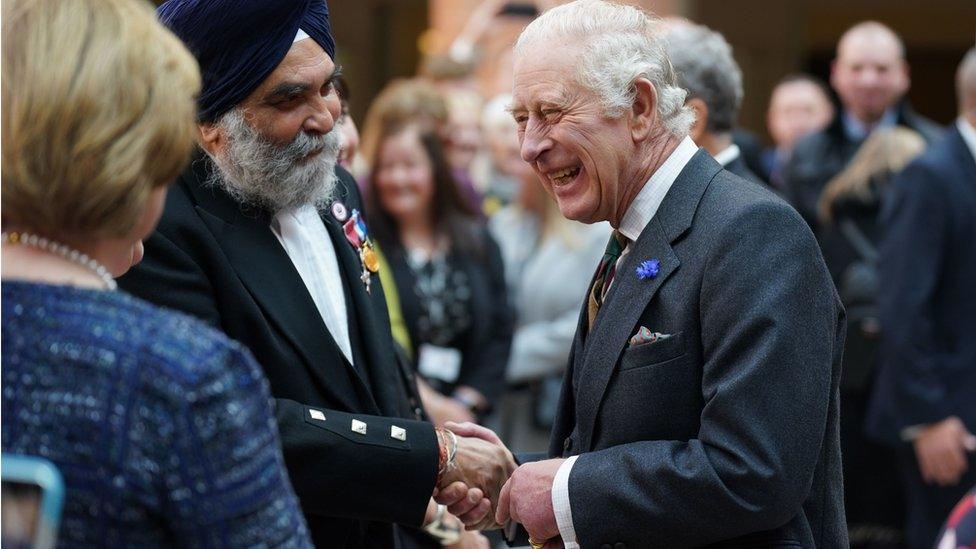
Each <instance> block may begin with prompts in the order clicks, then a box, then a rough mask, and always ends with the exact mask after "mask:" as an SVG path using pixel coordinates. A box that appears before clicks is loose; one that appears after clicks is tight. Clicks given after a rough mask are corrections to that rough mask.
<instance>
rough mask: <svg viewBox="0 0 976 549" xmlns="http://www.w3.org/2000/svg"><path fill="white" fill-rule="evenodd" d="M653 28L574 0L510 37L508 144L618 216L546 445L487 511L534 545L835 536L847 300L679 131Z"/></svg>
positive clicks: (680, 104) (571, 191)
mask: <svg viewBox="0 0 976 549" xmlns="http://www.w3.org/2000/svg"><path fill="white" fill-rule="evenodd" d="M662 30H663V29H662V28H661V27H660V24H659V23H658V22H657V21H656V20H655V19H653V18H652V17H649V16H648V15H647V14H645V13H643V12H641V11H640V10H637V9H635V8H632V7H628V6H622V5H616V4H612V3H609V2H605V1H602V0H579V1H576V2H572V3H569V4H565V5H563V6H560V7H558V8H554V9H552V10H550V11H548V12H547V13H545V14H544V15H542V16H541V17H540V18H538V19H536V20H535V21H534V22H533V23H531V24H530V25H529V26H528V27H526V29H525V30H524V32H523V33H522V35H521V36H520V38H519V40H518V42H517V44H516V49H515V52H516V58H515V78H514V93H513V104H512V112H513V114H514V117H515V120H516V122H517V123H518V128H519V129H518V132H519V138H520V143H521V152H522V158H523V159H524V160H525V161H526V162H528V163H529V164H530V165H531V166H532V169H533V170H534V171H535V172H536V175H537V177H538V179H539V180H540V182H541V185H542V186H543V188H545V190H546V191H547V192H548V193H549V194H550V195H551V196H552V197H554V198H555V200H556V202H557V203H558V206H559V209H560V211H561V212H562V214H563V215H564V216H566V217H568V218H571V219H575V220H579V221H583V222H586V223H595V222H599V221H609V223H610V225H611V226H612V227H613V228H614V229H615V231H614V233H613V237H612V238H611V239H610V241H609V243H608V245H607V247H606V252H605V255H604V257H603V260H602V261H601V262H600V264H599V266H597V268H596V272H595V274H594V276H593V278H592V281H591V283H590V288H589V290H588V295H587V297H586V304H585V305H584V306H583V307H582V310H581V312H580V318H579V323H578V329H577V332H576V337H575V340H574V342H573V347H572V351H571V356H570V360H569V365H568V367H567V369H566V374H565V377H564V381H563V390H562V395H561V397H560V403H559V406H558V409H557V416H556V420H555V424H554V428H553V432H552V436H551V442H550V446H549V451H548V456H549V458H550V459H545V460H541V461H534V462H526V463H524V464H523V465H522V466H521V467H520V468H519V469H517V470H516V471H515V473H513V475H512V476H511V478H510V479H509V480H508V482H507V483H506V485H505V487H504V488H503V489H502V492H501V495H500V498H499V501H498V505H497V507H498V512H497V513H496V517H495V518H496V520H497V521H498V522H499V523H505V522H507V521H509V520H511V521H513V522H514V523H521V524H522V525H523V526H524V527H525V530H526V531H527V533H528V536H529V538H530V541H531V542H532V543H533V545H535V546H538V547H541V546H545V545H550V546H554V547H555V546H559V545H560V544H562V545H565V546H566V547H615V548H623V547H667V548H675V547H701V546H736V547H745V546H748V547H772V546H777V547H780V546H796V547H843V546H846V545H847V530H846V526H845V521H844V507H843V489H842V480H841V466H840V463H841V461H840V457H841V456H840V443H839V424H838V381H839V377H840V360H841V352H842V349H843V342H844V339H843V338H844V333H845V330H844V313H843V309H842V307H841V305H840V302H839V300H838V298H837V294H836V292H835V291H834V289H833V284H832V282H831V279H830V275H829V274H828V272H827V269H826V267H825V266H824V263H823V259H822V258H821V255H820V252H819V250H818V247H817V242H816V240H815V239H814V237H813V235H812V234H811V232H810V230H809V229H808V228H807V226H806V224H805V223H804V222H803V220H802V219H801V218H800V216H799V215H797V213H796V211H795V210H793V208H791V207H790V206H789V205H788V204H786V203H785V202H783V201H782V200H780V199H779V198H778V197H776V196H775V195H774V194H773V193H771V192H770V191H768V190H767V189H764V188H763V187H761V186H759V185H750V184H747V183H746V182H745V181H743V180H742V178H740V177H738V176H735V175H733V174H732V173H730V172H728V171H726V170H724V169H722V166H721V165H720V164H719V163H718V162H716V161H715V160H714V159H713V158H712V157H711V156H710V155H709V154H708V152H707V151H705V150H703V149H699V148H698V147H697V146H695V144H694V143H693V142H692V140H691V139H690V138H689V137H688V130H689V127H691V125H692V123H693V111H692V110H691V109H690V108H688V107H687V106H686V105H685V91H684V90H683V89H682V88H681V87H680V85H679V84H678V80H677V78H676V76H675V74H674V71H673V70H672V68H671V62H670V61H669V59H668V57H667V54H666V52H665V50H664V47H663V45H662V43H661V34H662ZM553 274H554V276H558V273H553ZM458 432H459V434H469V435H478V434H480V435H481V436H483V437H485V438H487V439H489V440H492V436H491V433H490V432H488V431H487V430H482V429H480V428H478V427H475V426H471V425H467V426H463V428H461V429H459V430H458Z"/></svg>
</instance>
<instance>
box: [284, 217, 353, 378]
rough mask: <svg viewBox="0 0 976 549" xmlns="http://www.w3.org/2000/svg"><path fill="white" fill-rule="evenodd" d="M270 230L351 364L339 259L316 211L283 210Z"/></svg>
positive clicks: (350, 349) (350, 347)
mask: <svg viewBox="0 0 976 549" xmlns="http://www.w3.org/2000/svg"><path fill="white" fill-rule="evenodd" d="M271 229H272V231H273V232H274V234H275V236H276V237H278V241H279V242H281V245H282V247H284V248H285V253H287V254H288V257H289V258H290V259H291V262H292V263H293V264H294V265H295V269H296V270H298V274H299V275H301V277H302V281H303V282H305V288H307V289H308V293H309V295H310V296H311V297H312V301H313V302H314V303H315V308H317V309H318V311H319V315H321V317H322V320H323V321H324V322H325V326H326V328H328V329H329V333H331V334H332V338H333V339H335V342H336V343H337V344H338V345H339V349H340V350H342V354H343V355H344V356H345V357H346V360H348V361H349V363H350V364H352V363H353V360H352V344H351V343H350V340H349V321H348V318H347V317H346V296H345V293H344V292H343V290H342V277H341V276H340V274H339V259H338V257H337V256H336V250H335V246H333V244H332V239H331V238H330V237H329V232H328V231H327V230H326V228H325V223H324V222H323V221H322V218H321V217H319V213H318V211H317V210H316V209H315V206H312V205H311V204H306V205H304V206H300V207H298V208H295V209H291V210H286V211H284V212H281V213H279V214H278V215H276V216H275V217H274V219H273V220H272V222H271Z"/></svg>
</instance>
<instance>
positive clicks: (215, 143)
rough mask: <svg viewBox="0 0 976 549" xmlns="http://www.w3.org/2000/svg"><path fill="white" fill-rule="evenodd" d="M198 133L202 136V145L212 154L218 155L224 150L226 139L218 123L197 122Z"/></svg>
mask: <svg viewBox="0 0 976 549" xmlns="http://www.w3.org/2000/svg"><path fill="white" fill-rule="evenodd" d="M197 133H198V134H199V137H200V146H201V147H203V150H205V151H207V154H209V155H210V156H216V155H219V154H220V153H222V152H223V149H224V146H225V145H226V143H227V142H226V140H225V139H224V132H223V131H222V130H221V129H220V128H219V127H217V124H214V123H212V122H206V123H203V124H197Z"/></svg>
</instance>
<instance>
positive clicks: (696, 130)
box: [685, 97, 708, 145]
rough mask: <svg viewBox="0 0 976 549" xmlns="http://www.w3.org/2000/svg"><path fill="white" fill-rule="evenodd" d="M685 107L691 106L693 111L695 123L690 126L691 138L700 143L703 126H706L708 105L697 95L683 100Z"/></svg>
mask: <svg viewBox="0 0 976 549" xmlns="http://www.w3.org/2000/svg"><path fill="white" fill-rule="evenodd" d="M685 106H686V107H691V110H693V111H695V123H694V124H692V126H691V131H690V132H689V133H690V136H691V140H692V141H694V142H695V143H696V144H698V145H701V142H702V136H704V135H705V128H707V127H708V105H705V102H704V101H702V100H701V99H699V98H697V97H692V98H691V99H689V100H687V101H685Z"/></svg>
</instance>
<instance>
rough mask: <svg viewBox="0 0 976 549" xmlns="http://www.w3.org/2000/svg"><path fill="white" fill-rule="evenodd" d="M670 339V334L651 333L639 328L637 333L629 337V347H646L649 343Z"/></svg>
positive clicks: (646, 329) (644, 328)
mask: <svg viewBox="0 0 976 549" xmlns="http://www.w3.org/2000/svg"><path fill="white" fill-rule="evenodd" d="M669 337H671V334H662V333H660V332H652V331H651V330H649V329H648V328H646V327H644V326H641V327H640V328H639V329H638V330H637V333H636V334H634V335H633V336H631V338H630V346H631V347H636V346H638V345H647V344H649V343H655V342H658V341H660V340H662V339H667V338H669Z"/></svg>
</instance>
